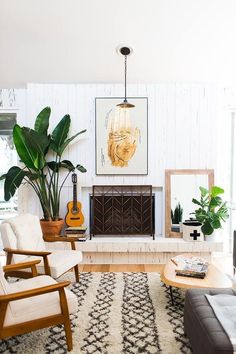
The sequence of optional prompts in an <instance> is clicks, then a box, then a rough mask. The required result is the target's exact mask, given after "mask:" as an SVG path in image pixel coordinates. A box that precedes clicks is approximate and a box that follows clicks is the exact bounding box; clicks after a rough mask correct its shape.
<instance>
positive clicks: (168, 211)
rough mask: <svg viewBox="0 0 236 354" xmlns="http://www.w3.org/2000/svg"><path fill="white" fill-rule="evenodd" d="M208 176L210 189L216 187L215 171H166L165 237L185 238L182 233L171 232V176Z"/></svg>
mask: <svg viewBox="0 0 236 354" xmlns="http://www.w3.org/2000/svg"><path fill="white" fill-rule="evenodd" d="M173 175H207V176H208V189H210V188H211V187H212V186H213V185H214V170H165V237H178V238H181V237H182V236H183V233H182V232H176V231H171V217H170V215H171V176H173Z"/></svg>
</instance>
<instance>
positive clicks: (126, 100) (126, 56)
mask: <svg viewBox="0 0 236 354" xmlns="http://www.w3.org/2000/svg"><path fill="white" fill-rule="evenodd" d="M126 79H127V55H125V100H124V102H127V98H126Z"/></svg>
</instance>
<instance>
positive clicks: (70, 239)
mask: <svg viewBox="0 0 236 354" xmlns="http://www.w3.org/2000/svg"><path fill="white" fill-rule="evenodd" d="M43 239H44V241H46V242H70V244H71V249H72V250H73V251H75V250H76V247H75V241H77V240H78V239H79V237H70V236H44V237H43Z"/></svg>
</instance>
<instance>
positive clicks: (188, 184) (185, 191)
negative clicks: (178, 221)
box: [165, 170, 214, 238]
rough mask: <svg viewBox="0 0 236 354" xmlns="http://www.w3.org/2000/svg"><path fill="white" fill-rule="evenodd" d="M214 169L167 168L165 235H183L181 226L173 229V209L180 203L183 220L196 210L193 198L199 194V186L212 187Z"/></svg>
mask: <svg viewBox="0 0 236 354" xmlns="http://www.w3.org/2000/svg"><path fill="white" fill-rule="evenodd" d="M213 184H214V170H166V171H165V236H166V237H178V238H180V237H182V236H183V233H182V230H181V228H180V227H178V228H175V229H172V222H171V209H174V208H175V207H176V204H178V203H180V205H181V208H183V215H182V217H183V220H188V219H189V218H190V216H191V213H192V212H193V211H194V208H193V203H192V198H193V197H197V196H198V191H199V186H201V185H202V186H205V187H208V188H211V187H212V186H213Z"/></svg>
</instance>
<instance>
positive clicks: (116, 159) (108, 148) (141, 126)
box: [95, 97, 148, 175]
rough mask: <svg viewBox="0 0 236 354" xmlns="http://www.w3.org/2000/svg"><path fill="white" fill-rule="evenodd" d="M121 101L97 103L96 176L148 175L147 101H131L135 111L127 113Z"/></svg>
mask: <svg viewBox="0 0 236 354" xmlns="http://www.w3.org/2000/svg"><path fill="white" fill-rule="evenodd" d="M122 101H123V99H122V98H121V97H98V98H96V99H95V150H96V151H95V153H96V158H95V160H96V162H95V163H96V175H147V174H148V99H147V97H130V98H129V99H128V102H130V103H132V104H134V106H135V107H133V108H127V109H126V110H124V109H122V108H119V107H118V106H117V104H119V103H121V102H122Z"/></svg>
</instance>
